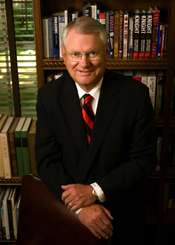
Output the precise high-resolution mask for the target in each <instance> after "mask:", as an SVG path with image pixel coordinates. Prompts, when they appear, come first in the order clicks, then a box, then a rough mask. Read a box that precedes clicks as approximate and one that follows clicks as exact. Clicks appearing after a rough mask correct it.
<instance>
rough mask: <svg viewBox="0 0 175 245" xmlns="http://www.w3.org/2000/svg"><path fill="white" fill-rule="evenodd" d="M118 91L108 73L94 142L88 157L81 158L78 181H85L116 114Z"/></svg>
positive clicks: (99, 106) (97, 118)
mask: <svg viewBox="0 0 175 245" xmlns="http://www.w3.org/2000/svg"><path fill="white" fill-rule="evenodd" d="M119 89H120V86H118V81H116V80H114V79H112V76H110V75H109V72H108V75H107V74H106V75H105V76H104V80H103V83H102V88H101V93H100V98H99V103H98V108H97V113H96V119H95V125H94V141H93V142H92V144H91V145H90V147H89V151H88V156H87V155H86V156H83V157H82V159H81V162H80V173H81V175H80V174H79V176H81V179H80V181H83V180H84V179H86V175H87V173H88V170H89V169H90V167H91V165H92V164H93V160H94V158H95V155H96V152H97V150H98V149H99V147H100V145H101V144H102V143H103V140H104V139H105V135H106V134H107V133H108V129H109V127H110V124H111V121H112V119H113V117H114V116H115V114H116V112H117V107H118V106H119V103H120V101H119V96H118V94H119ZM114 112H115V113H114ZM82 161H83V162H82Z"/></svg>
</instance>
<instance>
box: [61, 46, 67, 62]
mask: <svg viewBox="0 0 175 245" xmlns="http://www.w3.org/2000/svg"><path fill="white" fill-rule="evenodd" d="M61 54H62V56H63V60H64V59H65V56H66V49H65V47H64V45H63V44H62V45H61Z"/></svg>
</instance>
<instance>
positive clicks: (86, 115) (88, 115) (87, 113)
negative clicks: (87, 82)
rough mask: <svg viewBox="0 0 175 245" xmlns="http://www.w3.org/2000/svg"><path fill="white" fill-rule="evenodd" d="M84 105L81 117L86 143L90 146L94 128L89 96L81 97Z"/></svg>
mask: <svg viewBox="0 0 175 245" xmlns="http://www.w3.org/2000/svg"><path fill="white" fill-rule="evenodd" d="M83 99H84V103H83V106H82V117H83V121H84V125H85V129H86V136H87V142H88V143H89V144H90V143H91V141H92V131H93V127H94V120H95V116H94V113H93V110H92V100H93V97H92V96H91V95H90V94H85V95H84V96H83Z"/></svg>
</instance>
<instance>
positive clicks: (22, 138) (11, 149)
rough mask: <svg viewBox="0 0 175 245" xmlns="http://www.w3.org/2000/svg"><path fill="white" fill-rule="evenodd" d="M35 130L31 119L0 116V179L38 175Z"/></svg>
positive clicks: (34, 121)
mask: <svg viewBox="0 0 175 245" xmlns="http://www.w3.org/2000/svg"><path fill="white" fill-rule="evenodd" d="M35 128H36V120H35V119H33V118H31V117H14V116H8V115H0V178H12V177H13V176H23V175H26V174H30V173H33V174H34V175H36V159H35Z"/></svg>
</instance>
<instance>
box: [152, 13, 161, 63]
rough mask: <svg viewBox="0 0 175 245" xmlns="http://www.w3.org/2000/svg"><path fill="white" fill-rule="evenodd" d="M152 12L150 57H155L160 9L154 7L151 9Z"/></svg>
mask: <svg viewBox="0 0 175 245" xmlns="http://www.w3.org/2000/svg"><path fill="white" fill-rule="evenodd" d="M152 13H153V29H152V48H151V57H152V58H155V57H157V45H158V30H159V25H160V10H159V9H157V8H155V9H153V10H152Z"/></svg>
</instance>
